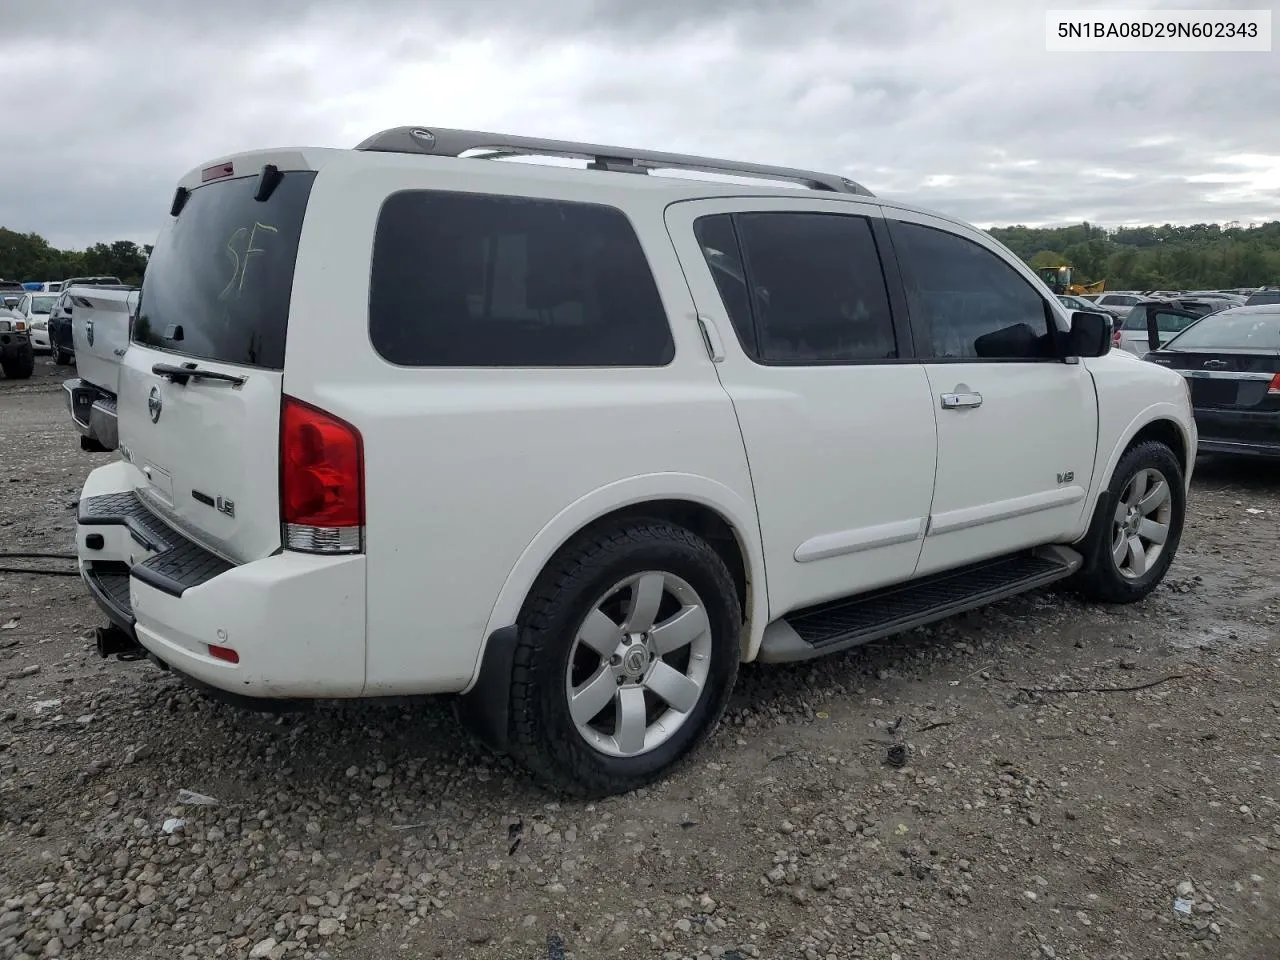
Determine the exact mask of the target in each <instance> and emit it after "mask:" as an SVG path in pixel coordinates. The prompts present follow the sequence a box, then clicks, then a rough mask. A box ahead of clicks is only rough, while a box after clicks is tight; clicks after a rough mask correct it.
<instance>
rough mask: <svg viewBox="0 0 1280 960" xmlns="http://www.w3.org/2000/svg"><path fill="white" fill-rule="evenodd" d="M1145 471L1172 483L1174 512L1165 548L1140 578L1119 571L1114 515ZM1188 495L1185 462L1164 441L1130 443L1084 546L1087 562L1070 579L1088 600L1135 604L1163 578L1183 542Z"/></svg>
mask: <svg viewBox="0 0 1280 960" xmlns="http://www.w3.org/2000/svg"><path fill="white" fill-rule="evenodd" d="M1142 470H1158V471H1159V472H1160V473H1161V474H1162V475H1163V476H1164V478H1165V480H1166V482H1167V483H1168V486H1169V499H1170V504H1171V511H1170V517H1169V523H1168V536H1167V537H1166V539H1165V541H1164V545H1163V546H1164V548H1163V550H1161V552H1160V555H1159V556H1158V557H1157V558H1156V560H1155V562H1154V563H1152V564H1151V566H1150V568H1149V569H1147V571H1146V572H1145V573H1144V574H1143V575H1142V576H1139V577H1136V578H1130V577H1127V576H1125V575H1124V574H1123V573H1121V571H1120V568H1119V565H1118V564H1117V562H1116V560H1115V557H1114V556H1113V554H1112V546H1113V543H1116V542H1117V541H1115V540H1113V537H1115V536H1116V534H1117V532H1118V531H1117V528H1116V521H1115V514H1116V511H1117V508H1118V507H1119V505H1120V499H1121V497H1122V496H1123V494H1124V491H1125V489H1126V487H1128V485H1129V483H1130V481H1132V480H1133V478H1134V477H1135V476H1136V475H1137V474H1138V473H1139V472H1140V471H1142ZM1186 509H1187V497H1186V484H1185V481H1184V478H1183V472H1182V466H1181V464H1180V463H1179V462H1178V458H1177V457H1176V456H1175V455H1174V453H1173V451H1172V450H1170V449H1169V448H1168V447H1167V446H1166V445H1165V444H1163V443H1159V442H1156V441H1148V442H1145V443H1140V444H1138V445H1137V446H1134V447H1131V448H1130V449H1129V450H1128V451H1127V452H1126V453H1125V454H1124V456H1122V457H1121V458H1120V462H1119V463H1118V464H1116V470H1115V474H1114V475H1113V476H1112V479H1111V483H1110V485H1109V486H1108V488H1107V489H1106V490H1105V491H1103V493H1102V496H1101V498H1100V500H1099V503H1098V509H1097V511H1096V512H1095V514H1094V521H1093V524H1092V526H1091V528H1090V530H1089V535H1088V537H1087V538H1086V540H1085V541H1084V543H1083V545H1082V552H1083V553H1084V558H1085V562H1084V566H1083V567H1082V568H1081V569H1080V571H1079V572H1078V573H1077V574H1076V575H1075V577H1073V578H1072V580H1071V581H1070V585H1071V587H1073V588H1074V589H1075V590H1077V591H1078V592H1079V593H1080V594H1081V595H1082V596H1084V597H1085V598H1086V599H1088V600H1095V601H1099V602H1102V603H1136V602H1137V601H1139V600H1141V599H1143V598H1144V597H1146V596H1147V595H1148V594H1149V593H1151V591H1152V590H1154V589H1155V588H1156V586H1157V585H1158V584H1159V583H1160V581H1161V580H1163V579H1164V576H1165V574H1166V573H1167V572H1168V570H1169V565H1170V564H1171V563H1172V562H1173V558H1174V556H1175V555H1176V554H1177V551H1178V544H1179V543H1180V542H1181V541H1182V527H1183V523H1184V521H1185V519H1186Z"/></svg>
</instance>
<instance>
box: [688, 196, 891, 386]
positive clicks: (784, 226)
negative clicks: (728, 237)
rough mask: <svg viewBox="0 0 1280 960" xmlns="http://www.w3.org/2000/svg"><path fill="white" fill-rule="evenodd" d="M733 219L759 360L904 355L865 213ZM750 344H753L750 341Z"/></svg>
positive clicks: (796, 361)
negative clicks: (900, 349) (899, 345)
mask: <svg viewBox="0 0 1280 960" xmlns="http://www.w3.org/2000/svg"><path fill="white" fill-rule="evenodd" d="M734 221H735V223H736V226H737V230H738V238H739V240H740V241H741V249H742V252H743V256H744V261H745V266H746V271H745V275H746V279H747V286H748V289H749V291H750V295H749V297H748V298H747V299H748V302H749V303H750V310H751V314H752V319H753V321H754V328H755V350H756V353H755V354H754V355H753V356H754V358H755V359H758V360H759V361H761V362H763V363H780V364H825V363H850V362H857V361H874V360H887V359H892V358H894V357H897V356H898V347H897V340H896V338H895V336H894V330H893V318H892V315H891V313H890V310H889V295H888V291H887V289H886V287H885V280H884V274H883V272H882V271H881V266H880V257H879V254H878V252H877V250H876V243H875V237H874V236H873V235H872V232H871V225H870V224H869V223H868V222H867V221H866V219H865V218H863V217H857V216H849V215H845V214H827V213H784V212H778V213H743V214H737V215H735V217H734ZM704 253H705V249H704ZM708 258H709V259H711V257H710V255H708ZM717 282H720V281H719V280H717ZM722 289H723V285H722ZM726 303H727V305H728V306H729V307H730V309H731V310H732V309H733V304H732V303H730V302H729V301H726ZM738 309H739V312H741V307H739V308H738ZM734 325H735V326H739V327H740V326H741V325H742V324H741V323H740V322H739V321H737V320H735V324H734ZM744 346H745V347H747V349H748V350H750V349H751V346H750V345H749V344H748V343H747V341H745V340H744Z"/></svg>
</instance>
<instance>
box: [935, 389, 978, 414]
mask: <svg viewBox="0 0 1280 960" xmlns="http://www.w3.org/2000/svg"><path fill="white" fill-rule="evenodd" d="M980 406H982V394H980V393H944V394H943V395H942V409H943V410H963V409H966V408H968V407H980Z"/></svg>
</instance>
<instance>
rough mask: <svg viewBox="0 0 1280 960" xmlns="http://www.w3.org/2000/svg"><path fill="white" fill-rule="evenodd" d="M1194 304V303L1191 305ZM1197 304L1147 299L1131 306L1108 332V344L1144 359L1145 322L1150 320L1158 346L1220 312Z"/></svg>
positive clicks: (1147, 348) (1146, 347)
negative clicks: (1202, 319) (1157, 336)
mask: <svg viewBox="0 0 1280 960" xmlns="http://www.w3.org/2000/svg"><path fill="white" fill-rule="evenodd" d="M1192 303H1194V301H1193V302H1192ZM1221 309H1222V308H1221V307H1215V306H1212V305H1209V304H1207V303H1204V302H1203V301H1201V303H1200V305H1199V306H1189V305H1186V304H1184V303H1183V302H1181V301H1177V300H1151V301H1148V302H1145V303H1140V304H1138V305H1137V306H1135V307H1131V308H1130V310H1129V313H1128V314H1127V315H1126V316H1125V318H1124V319H1123V320H1122V321H1120V325H1119V326H1118V327H1116V329H1115V331H1114V332H1113V333H1112V337H1111V344H1112V346H1113V347H1115V348H1116V349H1118V350H1124V351H1127V352H1128V353H1132V354H1133V355H1134V356H1136V357H1141V356H1145V355H1146V354H1147V353H1148V352H1150V350H1151V344H1150V341H1149V336H1148V333H1149V328H1148V323H1149V322H1150V321H1151V320H1152V319H1154V321H1155V324H1156V330H1157V333H1158V334H1159V342H1160V343H1161V344H1163V343H1165V342H1166V341H1168V340H1169V338H1170V337H1172V336H1174V334H1177V333H1181V332H1182V331H1183V330H1185V329H1186V328H1187V327H1189V326H1191V324H1193V323H1195V322H1196V321H1197V320H1199V319H1200V318H1201V317H1203V316H1205V315H1206V314H1209V313H1212V312H1214V311H1215V310H1221Z"/></svg>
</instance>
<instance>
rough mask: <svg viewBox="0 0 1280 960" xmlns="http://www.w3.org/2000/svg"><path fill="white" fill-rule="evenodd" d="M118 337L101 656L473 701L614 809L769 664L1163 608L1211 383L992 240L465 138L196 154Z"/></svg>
mask: <svg viewBox="0 0 1280 960" xmlns="http://www.w3.org/2000/svg"><path fill="white" fill-rule="evenodd" d="M476 151H482V153H481V154H480V155H478V156H476V155H472V156H462V155H463V154H475V153H476ZM532 155H548V156H555V157H575V158H585V159H587V160H588V161H589V163H588V168H587V169H573V168H568V167H564V166H552V165H548V164H543V163H529V162H508V161H509V159H510V158H512V157H528V156H532ZM656 169H678V170H685V171H688V170H693V171H702V172H704V173H706V172H710V173H713V174H730V175H736V177H737V178H738V180H737V182H734V183H727V182H716V181H715V180H713V179H708V178H706V177H703V178H702V179H695V178H693V177H690V176H681V177H668V176H647V175H644V174H646V173H648V172H649V171H650V170H656ZM637 174H639V175H637ZM750 180H756V181H763V182H764V184H765V185H763V186H761V185H757V184H751V183H749V182H748V181H750ZM777 181H788V182H789V183H790V185H779V184H778V183H777ZM796 186H800V187H802V188H803V189H796ZM335 277H341V278H343V282H342V283H340V284H335V283H334V278H335ZM122 363H123V369H122V371H121V374H120V381H119V449H120V455H121V457H122V459H121V460H120V461H118V462H115V463H112V464H109V465H107V466H104V467H101V468H99V469H97V470H95V471H94V472H93V473H92V474H91V475H90V477H89V479H88V481H87V482H86V483H85V486H84V491H83V493H82V495H81V500H80V507H79V515H78V527H77V534H76V538H77V544H78V550H79V556H80V558H81V569H82V571H83V575H84V579H85V581H86V582H87V584H88V586H89V588H90V589H91V590H92V592H93V594H94V595H95V597H96V598H97V600H98V602H99V603H100V605H101V606H102V608H103V609H104V610H105V612H106V614H107V616H108V618H109V619H110V620H111V621H112V622H113V624H114V625H115V626H114V627H113V628H107V629H104V630H102V631H100V634H99V649H100V651H101V652H102V653H103V654H104V655H106V654H110V653H124V654H127V655H130V656H139V655H142V654H144V652H145V654H147V655H149V656H150V657H151V658H153V659H154V660H157V661H159V662H161V663H162V664H163V665H165V666H167V667H168V668H170V669H172V670H173V671H175V672H177V673H178V674H180V675H182V676H184V677H185V678H187V679H189V680H191V681H193V682H195V683H197V684H199V685H203V686H204V687H206V688H208V689H210V690H212V691H214V692H220V693H221V694H222V695H230V696H231V697H232V698H233V699H235V700H237V701H238V702H243V703H247V704H252V705H254V706H258V707H261V706H264V705H268V704H269V703H270V702H271V701H275V702H277V703H278V702H280V701H289V700H314V699H330V698H351V697H379V696H387V695H407V694H424V693H451V694H461V696H460V697H459V698H458V700H457V703H458V707H459V713H460V715H461V717H462V718H463V719H464V721H465V722H466V723H467V724H468V726H469V727H470V728H471V729H472V730H474V731H475V732H476V733H477V734H478V736H479V737H480V738H481V739H482V740H483V741H484V742H486V743H488V744H490V745H491V746H492V747H494V748H496V749H499V750H503V751H507V752H509V753H510V754H512V755H513V756H515V757H516V758H518V759H519V760H520V761H522V762H523V763H524V764H525V765H526V766H527V767H528V768H530V769H531V770H533V771H534V772H535V773H536V774H538V775H539V776H540V777H541V778H542V779H543V780H544V781H545V782H548V783H550V784H552V785H556V786H558V787H560V788H564V789H567V790H571V791H576V792H578V793H581V794H587V795H605V794H610V793H615V792H619V791H624V790H627V789H630V788H632V787H635V786H637V785H640V784H643V783H645V782H647V781H650V780H653V779H655V778H656V777H658V776H660V775H661V774H662V773H663V772H664V771H666V770H667V769H668V768H669V767H670V766H671V765H672V764H673V763H675V762H676V761H678V760H679V759H680V758H682V757H683V756H685V755H686V754H687V753H688V752H689V751H690V750H691V749H692V748H693V747H694V746H695V745H696V744H697V743H698V742H699V741H701V740H702V739H703V738H704V737H705V736H706V735H707V734H708V733H709V731H710V730H711V729H712V728H713V727H714V725H715V723H716V721H717V718H718V717H719V716H720V714H721V711H722V710H723V708H724V706H725V703H726V700H727V698H728V696H729V693H730V688H731V687H732V686H733V682H734V677H735V675H736V673H737V670H738V665H739V663H741V662H745V661H751V660H762V661H787V660H800V659H804V658H808V657H816V656H819V655H822V654H826V653H831V652H834V651H837V650H844V649H847V648H849V647H851V646H854V645H856V644H859V643H865V642H867V641H869V640H873V639H876V638H879V637H883V636H886V635H889V634H893V633H898V632H900V631H903V630H906V629H909V628H911V627H914V626H917V625H919V624H922V623H926V622H928V621H931V620H936V619H938V618H940V617H943V616H946V615H948V614H952V613H955V612H957V611H961V610H964V609H968V608H971V607H974V606H978V605H980V604H984V603H987V602H990V601H993V600H997V599H999V598H1002V597H1006V596H1009V595H1011V594H1014V593H1018V592H1020V591H1024V590H1028V589H1032V588H1035V587H1040V586H1043V585H1045V584H1048V583H1051V582H1054V581H1059V580H1067V579H1068V578H1070V579H1072V580H1073V581H1074V584H1075V585H1076V586H1077V587H1078V589H1079V590H1081V591H1082V592H1083V593H1084V594H1085V595H1087V596H1090V597H1093V598H1096V599H1098V600H1102V601H1111V602H1130V601H1135V600H1139V599H1141V598H1142V597H1144V596H1146V595H1147V594H1148V593H1149V592H1150V591H1151V590H1152V589H1153V587H1154V586H1155V585H1156V584H1157V583H1158V582H1159V580H1160V579H1161V578H1162V577H1163V576H1164V574H1165V571H1166V570H1167V569H1168V566H1169V564H1170V562H1171V560H1172V559H1173V556H1174V552H1175V551H1176V549H1177V546H1178V541H1179V536H1180V534H1181V531H1182V524H1183V516H1184V506H1185V502H1186V499H1185V495H1186V490H1187V484H1188V482H1189V478H1190V475H1191V470H1192V462H1193V455H1192V454H1193V451H1194V450H1195V449H1196V440H1197V437H1196V428H1195V422H1194V420H1193V418H1192V413H1191V407H1190V404H1189V402H1188V395H1187V389H1186V384H1185V382H1184V380H1183V378H1182V377H1181V376H1179V375H1178V374H1177V373H1174V372H1172V371H1170V370H1166V369H1162V368H1161V367H1160V366H1158V365H1156V364H1150V363H1143V362H1141V361H1139V360H1138V359H1137V358H1135V357H1133V356H1131V355H1129V354H1126V353H1123V352H1111V351H1110V340H1109V323H1108V321H1107V320H1106V319H1105V318H1103V317H1101V316H1100V315H1097V314H1090V313H1084V312H1079V313H1075V314H1068V313H1067V312H1066V311H1065V309H1064V308H1063V307H1062V306H1061V304H1059V302H1058V301H1057V299H1056V298H1055V297H1054V296H1053V295H1052V294H1051V293H1050V291H1049V290H1048V288H1047V287H1045V286H1044V285H1043V284H1042V283H1041V282H1040V280H1039V279H1038V278H1037V277H1036V275H1035V273H1034V272H1033V271H1032V270H1030V269H1028V268H1027V267H1026V266H1025V265H1024V264H1023V263H1022V262H1021V261H1019V260H1018V258H1017V257H1015V256H1014V255H1013V254H1012V253H1010V252H1009V251H1008V250H1007V249H1006V248H1005V247H1003V246H1001V245H1000V244H998V243H997V242H995V241H994V240H992V239H991V238H990V237H989V236H987V235H986V234H985V233H983V232H981V231H979V230H976V229H974V228H972V227H970V226H967V225H965V224H963V223H960V222H957V221H955V220H953V219H950V218H947V217H944V216H939V215H937V214H931V213H927V212H924V211H922V210H918V209H916V208H914V207H909V206H905V205H902V204H898V203H891V202H887V201H884V200H880V199H877V198H876V197H874V196H873V195H872V194H871V193H869V192H868V191H867V190H866V189H865V188H863V187H861V186H859V185H858V184H856V183H853V182H852V181H849V180H846V179H844V178H842V177H839V176H830V175H824V174H819V173H811V172H806V171H799V170H790V169H784V168H774V167H763V166H759V165H754V164H740V163H732V162H729V161H722V160H710V159H706V158H697V157H683V156H677V155H671V154H659V153H651V152H641V151H634V150H626V149H622V148H618V147H602V146H595V145H590V144H579V143H564V142H558V141H547V140H537V139H531V138H522V137H513V136H507V135H503V134H489V133H474V132H469V131H457V130H440V129H435V130H426V129H423V128H410V127H405V128H397V129H394V130H389V131H386V132H383V133H380V134H378V135H376V136H374V137H371V138H370V139H369V140H366V141H365V142H364V143H362V144H361V145H360V146H359V147H357V148H356V149H354V150H339V149H312V148H297V149H279V150H269V151H262V152H254V153H245V154H239V155H235V156H231V157H227V158H224V159H220V160H218V161H216V162H214V163H210V164H206V165H205V166H203V167H201V168H197V169H195V170H193V171H192V172H191V173H190V174H188V175H187V176H186V177H185V178H184V179H183V180H182V182H181V184H180V186H179V187H178V189H177V192H176V194H175V197H174V200H173V205H172V209H171V219H170V221H169V222H168V224H167V225H166V226H165V228H164V230H163V231H162V233H161V236H160V237H159V239H158V241H157V243H156V245H155V250H154V253H153V254H152V256H151V259H150V262H149V264H148V267H147V272H146V277H145V280H144V282H143V285H142V295H141V303H140V306H139V310H138V314H137V318H136V321H135V323H134V328H133V330H132V334H131V343H130V346H129V349H128V350H127V351H126V353H125V354H124V357H123V361H122ZM139 645H140V646H139Z"/></svg>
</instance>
